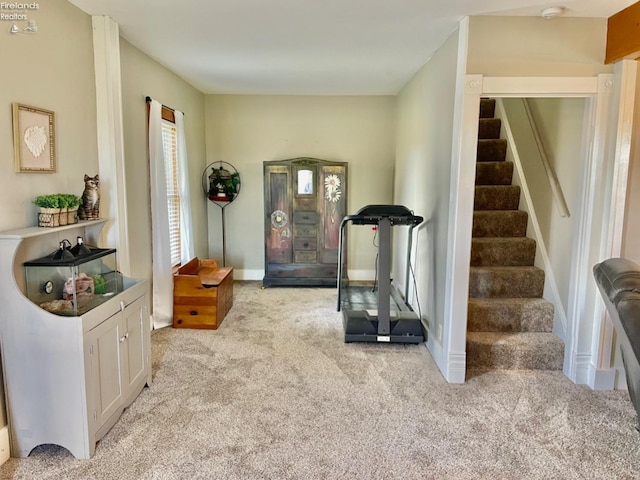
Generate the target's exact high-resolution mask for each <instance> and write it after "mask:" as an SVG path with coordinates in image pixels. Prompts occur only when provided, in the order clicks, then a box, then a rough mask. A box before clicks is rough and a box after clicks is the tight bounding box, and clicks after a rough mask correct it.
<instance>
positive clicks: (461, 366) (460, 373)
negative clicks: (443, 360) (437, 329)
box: [446, 352, 467, 383]
mask: <svg viewBox="0 0 640 480" xmlns="http://www.w3.org/2000/svg"><path fill="white" fill-rule="evenodd" d="M466 374H467V354H466V352H464V353H450V354H449V365H448V369H447V375H446V379H447V382H449V383H464V380H465V376H466Z"/></svg>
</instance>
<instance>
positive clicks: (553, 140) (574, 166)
mask: <svg viewBox="0 0 640 480" xmlns="http://www.w3.org/2000/svg"><path fill="white" fill-rule="evenodd" d="M528 101H529V105H530V107H531V113H532V116H533V118H534V121H535V124H536V126H537V128H538V132H539V134H540V137H541V139H542V142H543V145H544V149H545V151H546V152H547V154H548V159H549V163H550V164H551V166H552V168H553V169H554V171H555V172H556V175H557V178H558V181H559V184H560V188H561V189H562V192H563V194H564V197H565V200H566V202H567V206H568V208H569V216H567V217H561V216H560V213H559V210H558V206H557V204H556V203H555V202H554V199H553V193H552V191H551V186H550V184H549V180H548V177H547V174H546V173H545V169H544V166H543V164H542V161H541V158H540V155H539V153H538V147H537V145H536V144H535V142H534V140H533V137H532V134H531V127H530V126H529V121H528V119H527V117H526V113H525V112H524V109H523V106H522V100H521V99H513V98H504V99H503V100H502V102H503V104H504V106H505V109H506V112H507V116H508V119H509V124H510V126H511V129H512V132H513V136H514V140H515V142H516V146H517V148H518V153H519V155H520V160H521V162H522V166H523V169H524V173H525V177H526V181H527V184H528V186H529V188H530V194H531V199H532V202H533V206H534V209H535V213H536V216H537V219H538V223H539V225H540V230H541V233H542V240H543V242H544V244H545V246H546V250H547V253H548V255H549V260H550V263H551V266H552V272H551V273H552V274H553V275H554V277H555V280H556V284H557V287H558V291H559V293H560V297H561V300H562V307H563V308H564V310H565V311H566V310H567V308H568V302H569V288H570V281H571V278H570V272H571V259H572V248H573V242H574V235H575V228H576V223H575V219H576V214H577V213H578V203H577V202H578V189H579V187H580V184H579V180H580V177H579V175H577V172H580V170H581V168H583V163H584V161H585V160H586V159H585V158H584V157H583V156H582V155H581V151H582V150H581V149H582V137H583V126H584V114H585V111H584V109H585V100H584V99H581V98H530V99H529V100H528ZM521 208H522V205H521ZM540 260H541V259H540V258H536V261H540ZM549 273H550V272H547V275H549Z"/></svg>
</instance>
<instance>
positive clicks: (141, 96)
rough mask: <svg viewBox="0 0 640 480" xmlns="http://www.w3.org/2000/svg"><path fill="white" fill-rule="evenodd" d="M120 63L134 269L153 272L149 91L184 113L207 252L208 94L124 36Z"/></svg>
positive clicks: (200, 239)
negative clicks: (204, 179) (204, 172)
mask: <svg viewBox="0 0 640 480" xmlns="http://www.w3.org/2000/svg"><path fill="white" fill-rule="evenodd" d="M120 63H121V70H122V108H123V126H124V150H125V163H126V183H127V188H126V190H127V204H128V208H127V210H128V215H129V217H128V228H129V237H130V242H129V244H130V249H131V251H130V256H131V274H132V276H134V277H143V278H150V277H151V209H150V200H149V159H148V152H147V107H146V102H145V97H146V96H150V97H152V98H153V99H155V100H158V101H159V102H161V103H162V104H164V105H166V106H168V107H171V108H175V109H177V110H180V111H182V112H184V114H185V116H184V125H185V136H186V141H187V155H188V158H189V175H190V186H191V212H192V217H193V238H194V243H195V254H196V255H197V256H200V257H201V258H206V256H207V254H208V251H207V250H208V246H207V243H208V242H207V213H206V202H207V201H206V198H205V197H204V195H203V193H202V187H201V186H200V185H201V182H200V178H201V174H202V170H203V169H204V166H205V159H206V155H205V139H204V95H203V94H202V93H200V92H199V91H198V90H196V89H195V88H194V87H192V86H191V85H190V84H188V83H186V82H185V81H184V80H182V79H181V78H180V77H178V76H177V75H175V74H174V73H172V72H171V71H169V70H167V69H166V68H165V67H163V66H162V65H160V64H159V63H157V62H156V61H154V60H152V59H151V58H149V57H148V56H147V55H145V54H144V53H142V52H141V51H140V50H138V49H137V48H135V47H133V46H132V45H131V44H130V43H128V42H127V41H126V40H123V39H121V41H120Z"/></svg>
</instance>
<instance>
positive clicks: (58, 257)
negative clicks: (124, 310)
mask: <svg viewBox="0 0 640 480" xmlns="http://www.w3.org/2000/svg"><path fill="white" fill-rule="evenodd" d="M81 243H82V242H81V241H80V242H79V244H81ZM116 266H117V262H116V250H115V249H114V248H98V247H92V246H88V245H82V248H78V245H76V247H73V248H68V247H66V246H65V244H64V242H60V246H59V248H58V250H56V251H55V252H54V253H52V254H50V255H47V256H46V257H42V258H38V259H36V260H31V261H28V262H25V263H24V269H25V282H26V293H27V297H28V298H29V300H31V301H32V302H33V303H35V304H36V305H39V306H40V307H41V308H43V309H44V310H47V311H48V312H51V313H55V314H56V315H63V316H74V317H75V316H80V315H82V314H84V313H86V312H88V311H89V310H91V309H92V308H95V307H97V306H98V305H100V304H102V303H103V302H105V301H107V300H108V299H109V298H111V297H112V296H114V295H116V294H118V293H120V292H122V291H123V288H124V287H123V280H122V275H121V274H120V272H118V271H117V270H116Z"/></svg>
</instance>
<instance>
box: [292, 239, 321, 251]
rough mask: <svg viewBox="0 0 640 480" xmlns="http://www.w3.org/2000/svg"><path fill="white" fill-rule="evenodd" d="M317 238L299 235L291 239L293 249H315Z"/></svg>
mask: <svg viewBox="0 0 640 480" xmlns="http://www.w3.org/2000/svg"><path fill="white" fill-rule="evenodd" d="M317 243H318V242H317V240H316V239H315V238H308V237H300V238H296V239H294V240H293V248H294V249H295V250H316V248H317Z"/></svg>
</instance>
